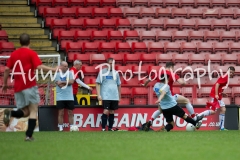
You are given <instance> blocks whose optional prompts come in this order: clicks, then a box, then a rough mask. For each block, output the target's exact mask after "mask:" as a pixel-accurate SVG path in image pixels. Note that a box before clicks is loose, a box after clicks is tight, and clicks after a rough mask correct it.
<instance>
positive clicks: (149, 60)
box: [139, 54, 156, 66]
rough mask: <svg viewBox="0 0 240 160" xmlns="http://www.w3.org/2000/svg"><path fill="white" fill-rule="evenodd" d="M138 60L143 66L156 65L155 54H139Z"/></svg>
mask: <svg viewBox="0 0 240 160" xmlns="http://www.w3.org/2000/svg"><path fill="white" fill-rule="evenodd" d="M139 60H140V61H141V62H142V65H143V66H145V65H147V66H149V65H152V66H155V65H156V54H140V57H139Z"/></svg>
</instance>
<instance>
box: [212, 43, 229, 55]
mask: <svg viewBox="0 0 240 160" xmlns="http://www.w3.org/2000/svg"><path fill="white" fill-rule="evenodd" d="M213 52H214V53H216V52H227V53H228V52H229V46H228V43H226V42H217V43H216V42H215V43H213Z"/></svg>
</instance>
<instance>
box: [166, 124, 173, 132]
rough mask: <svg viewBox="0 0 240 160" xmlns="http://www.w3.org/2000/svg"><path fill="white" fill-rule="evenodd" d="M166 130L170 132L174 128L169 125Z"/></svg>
mask: <svg viewBox="0 0 240 160" xmlns="http://www.w3.org/2000/svg"><path fill="white" fill-rule="evenodd" d="M165 129H166V130H167V131H168V132H169V131H170V130H171V129H173V126H172V125H171V124H167V125H166V126H165Z"/></svg>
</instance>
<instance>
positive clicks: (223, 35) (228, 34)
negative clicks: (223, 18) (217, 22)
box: [219, 31, 237, 42]
mask: <svg viewBox="0 0 240 160" xmlns="http://www.w3.org/2000/svg"><path fill="white" fill-rule="evenodd" d="M219 36H220V41H221V42H223V41H226V40H227V41H233V42H235V41H236V40H237V39H236V37H237V35H236V34H235V32H232V31H220V32H219Z"/></svg>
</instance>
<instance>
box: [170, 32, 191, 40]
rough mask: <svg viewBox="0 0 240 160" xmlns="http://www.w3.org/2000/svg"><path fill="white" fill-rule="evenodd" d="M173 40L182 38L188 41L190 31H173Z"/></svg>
mask: <svg viewBox="0 0 240 160" xmlns="http://www.w3.org/2000/svg"><path fill="white" fill-rule="evenodd" d="M172 40H173V41H177V40H182V41H188V33H187V32H185V31H173V32H172Z"/></svg>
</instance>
